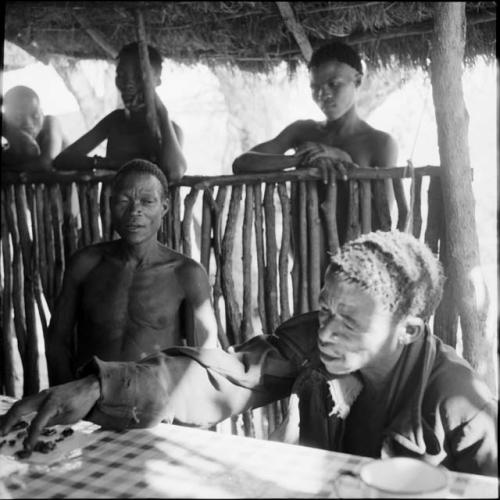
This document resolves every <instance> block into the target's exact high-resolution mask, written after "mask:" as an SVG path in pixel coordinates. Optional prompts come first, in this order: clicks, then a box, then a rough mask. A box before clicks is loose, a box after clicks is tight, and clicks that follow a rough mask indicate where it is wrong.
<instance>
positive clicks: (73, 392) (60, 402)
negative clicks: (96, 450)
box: [0, 375, 101, 450]
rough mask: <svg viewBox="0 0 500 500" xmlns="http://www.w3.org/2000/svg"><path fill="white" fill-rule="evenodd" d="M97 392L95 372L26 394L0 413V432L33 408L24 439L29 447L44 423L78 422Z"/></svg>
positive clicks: (95, 399)
mask: <svg viewBox="0 0 500 500" xmlns="http://www.w3.org/2000/svg"><path fill="white" fill-rule="evenodd" d="M100 396H101V389H100V384H99V380H98V378H97V377H96V376H95V375H88V376H87V377H85V378H82V379H79V380H75V381H73V382H68V383H67V384H63V385H57V386H54V387H51V388H49V389H46V390H44V391H42V392H40V393H38V394H35V395H33V396H27V397H25V398H23V399H21V400H20V401H17V402H16V403H14V405H12V407H11V408H10V410H9V411H8V412H7V413H6V414H5V415H3V416H1V417H0V436H5V435H6V434H7V433H8V432H9V431H10V430H11V429H12V427H13V426H14V424H16V423H17V422H19V420H20V419H21V418H22V417H25V416H28V415H30V414H31V413H33V412H35V413H36V415H35V417H34V418H33V420H32V422H31V424H30V426H29V428H28V436H27V437H26V439H25V441H24V448H25V449H27V450H32V449H33V447H34V445H35V443H36V442H37V441H38V438H39V436H40V433H41V432H42V430H43V429H44V428H45V427H47V426H51V425H58V424H65V425H70V424H74V423H75V422H78V421H79V420H81V419H82V418H84V417H85V416H86V415H87V414H88V413H89V412H90V410H91V409H92V408H93V406H94V405H95V403H96V402H97V400H98V399H99V397H100Z"/></svg>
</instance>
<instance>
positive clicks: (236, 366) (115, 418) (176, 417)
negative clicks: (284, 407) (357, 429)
mask: <svg viewBox="0 0 500 500" xmlns="http://www.w3.org/2000/svg"><path fill="white" fill-rule="evenodd" d="M255 339H256V340H254V339H251V340H252V341H249V342H248V343H246V345H247V346H248V348H245V349H244V350H242V351H241V352H235V353H227V352H224V351H222V350H220V349H200V348H198V349H194V348H187V347H184V348H180V347H179V348H172V349H167V350H166V351H164V352H162V353H159V354H155V355H152V356H150V357H148V358H146V359H144V360H142V361H140V362H137V363H124V362H103V361H100V360H99V359H97V358H94V359H93V360H92V361H91V362H90V363H88V364H87V365H85V366H84V367H83V368H82V370H81V375H82V376H85V375H88V374H95V375H97V376H98V378H99V381H100V384H101V397H100V398H99V400H98V401H97V403H96V405H95V407H94V409H93V410H92V411H91V412H90V413H89V415H88V416H87V419H88V420H91V421H92V422H94V423H96V424H98V425H101V426H103V427H106V428H115V429H125V428H131V427H150V426H153V425H156V424H158V423H159V422H160V421H162V420H165V421H167V422H174V423H179V424H186V425H191V426H197V427H209V426H211V425H214V424H215V423H217V422H220V421H222V420H224V419H226V418H228V417H230V416H231V415H238V414H240V413H241V412H243V411H245V410H247V409H249V408H257V407H259V406H262V405H264V404H267V403H269V402H271V401H274V400H277V399H281V398H283V397H285V396H287V395H288V394H289V392H290V390H291V386H292V383H293V380H294V378H295V376H296V374H297V367H296V366H295V365H294V364H293V363H291V362H289V361H287V360H285V359H283V358H282V357H281V356H280V354H279V353H278V351H276V350H275V349H273V348H272V347H271V345H270V344H268V343H267V342H266V340H265V339H263V338H255ZM280 358H281V359H280Z"/></svg>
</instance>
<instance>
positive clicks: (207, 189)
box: [0, 166, 457, 437]
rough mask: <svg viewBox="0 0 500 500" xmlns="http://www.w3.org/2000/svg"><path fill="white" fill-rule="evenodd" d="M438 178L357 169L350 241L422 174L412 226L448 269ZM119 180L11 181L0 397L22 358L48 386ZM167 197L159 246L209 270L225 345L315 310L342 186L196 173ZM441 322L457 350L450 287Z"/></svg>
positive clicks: (428, 171)
mask: <svg viewBox="0 0 500 500" xmlns="http://www.w3.org/2000/svg"><path fill="white" fill-rule="evenodd" d="M439 173H440V169H439V167H430V166H426V167H417V168H415V169H413V170H412V172H408V171H407V169H404V168H400V167H396V168H389V169H357V170H355V171H353V172H352V173H351V174H350V176H349V180H348V186H349V201H348V206H347V207H346V210H347V233H346V235H345V237H346V239H347V240H349V239H352V238H355V237H357V236H358V235H359V234H361V233H366V232H369V231H370V230H372V228H380V229H384V230H388V229H390V228H391V227H392V228H394V227H395V226H396V220H391V214H390V210H389V206H388V203H387V199H386V198H385V195H384V193H385V191H384V189H383V184H384V182H386V179H393V178H396V177H410V175H413V187H412V190H411V191H412V193H413V194H412V196H411V203H412V205H413V211H412V218H411V220H409V221H407V222H409V228H410V230H411V231H412V232H413V234H414V235H415V236H417V237H419V238H422V239H425V241H426V242H427V243H428V245H429V246H430V247H431V249H432V250H433V251H434V252H436V253H439V255H440V258H441V259H442V261H443V263H444V265H445V266H446V248H445V245H444V244H443V243H442V242H443V235H444V231H445V230H446V227H445V223H444V216H443V210H442V197H441V188H440V180H439V179H440V178H439ZM113 175H114V173H94V174H91V173H71V174H69V173H56V174H51V175H47V174H45V175H42V174H37V175H35V174H31V176H29V177H28V176H25V178H24V179H23V180H20V179H15V180H12V179H9V180H7V181H5V179H4V182H2V204H1V242H2V244H1V252H2V265H1V270H2V280H1V285H2V288H1V315H2V316H1V327H2V335H1V350H2V358H1V359H2V368H1V370H0V384H1V391H0V392H1V393H4V394H9V395H15V396H20V395H21V394H16V393H15V385H16V384H15V382H16V380H15V379H14V374H15V366H14V365H15V364H16V358H17V359H20V364H21V365H22V374H21V376H22V378H23V385H22V387H23V389H22V393H23V394H24V395H27V394H31V393H34V392H37V391H38V390H39V389H40V384H41V381H40V373H41V371H40V370H41V360H42V361H43V357H42V356H40V352H39V346H40V345H42V346H43V345H44V344H43V340H44V338H45V335H46V332H47V325H48V322H49V320H50V311H51V310H52V308H53V307H54V302H55V299H56V297H57V294H58V292H59V290H60V288H61V284H62V277H63V273H64V269H65V265H66V262H67V260H68V257H69V256H70V255H71V254H72V253H73V252H74V251H75V250H76V249H78V248H81V247H82V246H86V245H89V244H91V243H95V242H98V241H102V240H109V239H111V238H113V230H112V225H111V215H110V207H109V196H110V180H111V178H112V177H113ZM424 183H425V184H426V185H428V191H427V192H424V187H423V186H424ZM75 193H76V195H75ZM372 193H373V199H374V202H373V203H372V202H371V199H372ZM169 196H170V210H169V212H168V214H167V215H166V216H165V218H164V220H163V225H162V228H161V229H160V231H159V235H158V236H159V239H160V241H162V242H163V243H166V244H167V245H169V246H170V247H172V248H174V249H176V250H178V251H180V252H183V253H185V254H187V255H189V256H191V257H192V258H194V259H196V260H198V261H200V262H201V263H202V264H203V265H204V266H205V268H206V270H207V271H208V273H209V276H210V279H211V283H212V286H213V304H214V310H215V314H216V319H217V324H218V328H219V340H220V343H221V345H222V346H223V348H227V347H228V346H229V345H231V344H234V343H239V342H242V341H244V340H246V339H248V338H250V337H252V336H254V335H257V334H260V333H271V332H273V331H274V329H275V328H276V327H277V326H278V325H279V324H280V323H281V322H283V321H284V320H286V319H288V318H289V317H290V316H292V315H294V314H298V313H301V312H306V311H309V310H314V309H316V308H317V306H318V294H319V290H320V287H321V280H322V273H323V270H324V267H325V266H326V250H328V251H330V252H334V251H335V250H336V249H337V248H338V246H339V234H338V228H337V221H336V213H335V212H336V196H337V184H335V183H334V184H331V185H324V184H323V183H322V180H321V178H320V172H319V171H318V170H317V169H313V168H312V169H307V170H305V169H304V170H296V171H288V172H279V173H269V174H263V175H227V176H219V177H198V176H197V177H195V176H187V177H184V178H183V179H182V181H181V182H180V183H179V184H178V185H175V186H172V187H171V188H170V193H169ZM422 200H427V202H426V203H425V202H424V203H423V202H422ZM372 212H374V213H372ZM425 212H427V217H426V222H425V223H423V217H424V216H425ZM374 221H375V222H374ZM373 224H375V226H376V227H374V226H373ZM423 226H425V231H424V230H423V229H424V227H423ZM292 235H293V237H292ZM434 320H435V322H437V323H438V324H439V329H437V330H436V331H437V332H441V335H442V336H443V338H444V340H445V341H446V342H448V343H449V344H451V345H453V346H455V345H456V331H457V312H456V308H455V306H454V304H453V299H452V291H451V290H449V289H446V290H445V295H444V298H443V301H442V304H441V306H440V308H439V310H438V312H437V313H436V315H435V319H434ZM18 364H19V363H18ZM285 405H286V402H284V401H282V402H279V403H276V404H273V405H269V406H268V407H266V408H265V409H264V410H263V411H262V422H261V423H257V424H256V423H255V419H254V418H253V416H252V412H248V413H247V414H245V415H244V416H243V418H242V424H241V425H242V428H243V430H242V431H241V432H243V433H245V434H246V435H250V436H252V435H255V434H256V429H255V427H256V425H260V426H262V427H263V428H264V429H263V430H262V429H260V430H259V432H257V434H259V433H260V434H261V435H264V437H265V436H267V434H268V433H269V432H271V431H272V430H273V429H274V427H275V426H276V425H277V424H278V423H279V422H280V421H281V419H282V415H283V412H284V407H285ZM233 424H234V422H233ZM235 427H236V425H235V424H234V425H233V432H236V430H235Z"/></svg>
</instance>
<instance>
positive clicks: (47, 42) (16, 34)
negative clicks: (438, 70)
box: [5, 1, 496, 72]
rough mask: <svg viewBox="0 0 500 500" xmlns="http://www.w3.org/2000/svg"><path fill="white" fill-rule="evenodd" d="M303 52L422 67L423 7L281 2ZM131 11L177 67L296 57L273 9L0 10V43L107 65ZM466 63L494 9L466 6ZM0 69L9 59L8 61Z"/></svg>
mask: <svg viewBox="0 0 500 500" xmlns="http://www.w3.org/2000/svg"><path fill="white" fill-rule="evenodd" d="M290 5H291V8H292V9H293V12H294V16H295V19H296V21H297V22H298V24H299V25H300V27H301V32H303V33H304V35H305V36H306V37H307V39H308V40H309V43H310V45H311V47H312V48H313V49H314V48H317V47H318V46H319V45H321V44H322V43H323V42H324V41H325V40H328V39H332V38H335V37H341V39H342V40H344V41H346V42H348V43H352V44H356V46H357V48H358V49H359V50H360V51H361V53H362V54H363V57H364V59H365V61H366V63H367V65H368V67H380V66H387V65H392V64H394V63H395V64H399V65H400V66H404V67H412V66H415V65H417V66H425V65H426V64H427V63H426V60H427V58H428V55H429V53H428V50H429V42H430V39H431V35H432V27H433V22H432V15H433V8H432V5H431V3H429V2H293V3H292V2H290ZM136 7H139V8H140V9H141V10H142V13H143V16H144V22H145V27H146V32H147V36H148V41H149V43H151V44H153V45H155V46H156V47H158V48H159V50H160V52H161V53H162V55H163V56H164V57H166V58H169V59H172V60H174V61H177V62H181V63H185V64H194V63H197V62H205V63H207V64H209V65H211V66H213V65H217V64H227V63H229V64H231V65H236V66H239V67H240V68H241V69H247V70H251V71H264V72H265V71H269V70H270V69H272V67H274V66H275V65H277V64H279V63H280V62H281V61H282V60H285V61H287V63H288V64H289V65H290V67H291V68H292V69H293V68H294V67H295V66H296V65H297V63H298V62H299V61H302V60H303V59H302V54H301V50H300V48H299V45H298V43H297V41H296V38H295V36H294V34H293V33H292V32H291V31H290V30H289V29H288V28H287V26H286V25H285V21H284V20H283V17H282V15H281V14H280V11H279V9H278V7H277V5H276V4H275V2H113V1H110V2H84V1H75V2H71V1H69V2H54V1H52V2H8V3H7V6H6V17H5V38H6V39H7V40H9V41H11V42H13V43H15V44H17V45H19V46H20V47H21V48H23V49H25V50H26V51H27V52H28V53H30V54H32V55H35V56H37V57H39V58H42V59H43V58H44V57H46V56H47V55H50V54H63V55H66V56H71V57H75V58H81V59H103V58H108V59H110V58H111V57H110V54H113V53H115V51H116V50H118V49H119V48H120V47H122V46H123V45H125V44H126V43H129V42H131V41H134V31H135V30H134V28H135V19H134V13H133V11H134V9H135V8H136ZM466 11H467V20H468V27H467V45H466V50H465V59H466V62H470V61H472V60H473V59H474V58H475V57H476V56H479V55H484V56H487V57H489V58H491V59H493V58H494V57H495V41H496V35H495V28H496V23H495V20H496V3H495V2H466ZM6 62H7V67H8V65H9V61H8V60H7V61H6Z"/></svg>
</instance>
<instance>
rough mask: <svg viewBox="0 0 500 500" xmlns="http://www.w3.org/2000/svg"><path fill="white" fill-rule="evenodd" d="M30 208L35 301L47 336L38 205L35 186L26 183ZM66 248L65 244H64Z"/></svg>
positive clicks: (44, 336)
mask: <svg viewBox="0 0 500 500" xmlns="http://www.w3.org/2000/svg"><path fill="white" fill-rule="evenodd" d="M26 194H27V197H28V205H29V210H30V212H31V233H32V235H33V291H34V294H35V301H36V305H37V308H38V313H39V315H40V322H41V323H42V329H43V338H44V339H45V338H47V327H48V324H47V318H46V317H45V308H44V302H43V301H44V299H43V287H42V283H41V279H40V231H39V228H38V218H37V206H36V200H35V187H34V186H28V185H26ZM63 250H64V246H63Z"/></svg>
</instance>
